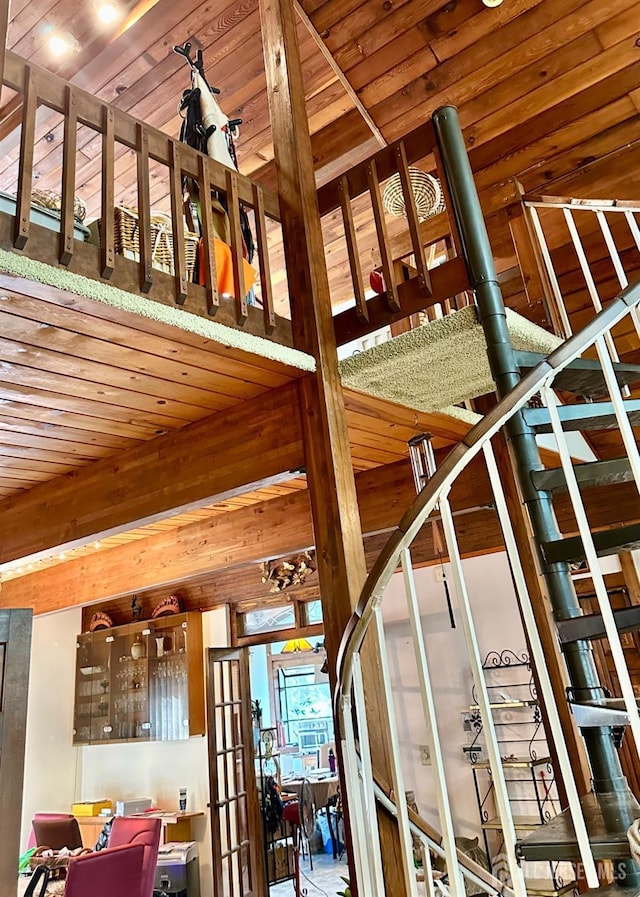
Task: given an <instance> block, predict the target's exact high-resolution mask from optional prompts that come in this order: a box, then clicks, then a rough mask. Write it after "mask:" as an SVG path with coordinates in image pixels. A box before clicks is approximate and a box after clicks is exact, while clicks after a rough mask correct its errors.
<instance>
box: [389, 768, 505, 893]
mask: <svg viewBox="0 0 640 897" xmlns="http://www.w3.org/2000/svg"><path fill="white" fill-rule="evenodd" d="M373 788H374V794H375V796H376V800H377V801H378V802H379V803H380V804H381V805H382V806H383V807H384V808H385V810H387V812H388V813H391V814H392V815H394V816H395V815H396V814H397V807H396V805H395V803H394V801H393V797H392V795H391V792H390V791H389V790H386V789H384V788H383V787H382V786H381V785H380V783H379V782H378V781H376V782H375V783H374V786H373ZM409 825H410V826H411V833H412V834H413V835H415V836H416V837H417V838H420V840H421V841H422V843H423V844H424V845H425V846H426V847H428V848H429V850H431V851H433V853H435V854H436V856H439V857H441V858H442V859H445V858H446V852H445V849H444V847H443V846H442V840H443V839H442V835H441V834H440V832H438V830H437V829H435V828H434V827H433V826H432V825H430V823H429V822H427V820H426V819H425V818H424V817H423V816H421V815H420V813H416V812H415V810H412V809H411V808H409ZM457 861H458V866H459V868H460V870H461V871H462V875H463V877H464V878H466V879H468V880H469V882H471V883H472V884H473V885H474V886H476V887H480V889H481V890H482V891H483V892H486V893H487V894H491V895H493V894H498V895H501V897H514V894H513V889H512V888H510V887H509V885H508V884H507V883H506V882H504V881H501V880H500V879H499V878H496V876H495V875H492V874H491V872H487V870H486V869H485V868H484V867H483V866H480V864H479V863H476V862H475V861H474V860H472V859H471V857H469V856H467V854H466V853H464V851H462V850H460V848H458V850H457Z"/></svg>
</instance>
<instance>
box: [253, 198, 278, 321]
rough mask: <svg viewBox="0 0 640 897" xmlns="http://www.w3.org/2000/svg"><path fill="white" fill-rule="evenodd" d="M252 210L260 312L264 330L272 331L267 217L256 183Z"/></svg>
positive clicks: (274, 318)
mask: <svg viewBox="0 0 640 897" xmlns="http://www.w3.org/2000/svg"><path fill="white" fill-rule="evenodd" d="M253 211H254V217H255V219H256V239H257V242H258V261H259V262H260V286H261V290H262V312H263V315H264V331H265V333H266V334H270V333H273V331H274V330H275V326H276V313H275V309H274V307H273V290H272V287H271V266H270V264H269V243H268V241H267V218H266V215H265V212H264V193H263V191H262V187H260V186H259V185H258V184H254V185H253Z"/></svg>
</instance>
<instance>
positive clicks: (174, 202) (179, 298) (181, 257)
mask: <svg viewBox="0 0 640 897" xmlns="http://www.w3.org/2000/svg"><path fill="white" fill-rule="evenodd" d="M169 186H170V189H171V230H172V231H173V270H174V271H175V285H176V304H177V305H184V303H185V301H186V298H187V280H188V278H187V260H186V255H185V248H184V218H183V215H182V169H181V167H180V144H178V143H176V142H175V140H170V141H169Z"/></svg>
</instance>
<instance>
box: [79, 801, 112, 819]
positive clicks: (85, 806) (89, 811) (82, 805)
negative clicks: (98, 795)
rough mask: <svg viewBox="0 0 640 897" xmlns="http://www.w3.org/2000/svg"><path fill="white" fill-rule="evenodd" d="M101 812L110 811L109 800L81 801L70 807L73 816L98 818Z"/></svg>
mask: <svg viewBox="0 0 640 897" xmlns="http://www.w3.org/2000/svg"><path fill="white" fill-rule="evenodd" d="M101 810H111V801H110V800H83V801H80V802H79V803H77V804H72V805H71V812H72V813H73V815H74V816H99V815H100V811H101Z"/></svg>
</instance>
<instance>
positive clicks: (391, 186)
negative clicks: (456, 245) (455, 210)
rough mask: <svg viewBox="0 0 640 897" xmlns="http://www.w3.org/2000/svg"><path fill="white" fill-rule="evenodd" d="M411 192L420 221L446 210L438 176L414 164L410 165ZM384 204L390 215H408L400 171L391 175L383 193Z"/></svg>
mask: <svg viewBox="0 0 640 897" xmlns="http://www.w3.org/2000/svg"><path fill="white" fill-rule="evenodd" d="M409 181H410V183H411V192H412V193H413V198H414V200H415V204H416V211H417V213H418V221H426V220H427V218H433V217H434V216H435V215H438V214H439V213H440V212H444V193H443V191H442V184H441V183H440V181H439V180H438V178H436V177H434V176H433V175H431V174H428V173H427V172H426V171H421V170H420V169H419V168H415V167H414V166H413V165H411V166H409ZM382 204H383V206H384V207H385V209H386V210H387V212H389V214H390V215H395V216H396V217H397V218H402V217H406V215H407V207H406V203H405V195H404V190H403V189H402V180H401V178H400V174H399V172H397V171H396V173H395V174H393V175H391V177H390V178H389V180H388V181H387V183H386V186H385V188H384V190H383V193H382Z"/></svg>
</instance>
